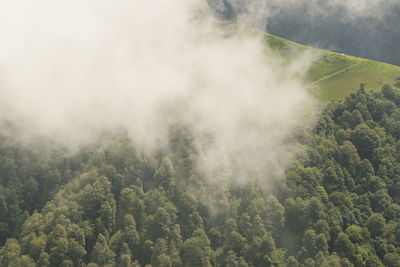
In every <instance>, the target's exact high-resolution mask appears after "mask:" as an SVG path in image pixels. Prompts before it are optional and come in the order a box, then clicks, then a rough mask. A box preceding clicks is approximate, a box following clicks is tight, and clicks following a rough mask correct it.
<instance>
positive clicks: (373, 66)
mask: <svg viewBox="0 0 400 267" xmlns="http://www.w3.org/2000/svg"><path fill="white" fill-rule="evenodd" d="M265 39H266V42H267V43H268V44H269V46H270V47H271V48H272V49H274V50H276V51H278V52H279V53H280V54H281V55H282V56H284V57H288V58H291V57H293V55H295V54H296V53H298V52H300V51H304V50H306V49H313V50H316V51H318V52H320V53H321V57H320V59H319V60H318V61H317V62H315V64H314V65H313V66H312V67H311V69H310V70H309V73H308V80H309V82H310V83H313V84H314V85H316V87H317V88H318V89H317V91H316V94H317V96H318V97H319V98H321V99H324V100H328V99H339V98H343V97H345V96H346V95H348V94H349V93H350V92H353V91H355V90H357V89H359V87H360V84H361V83H364V84H365V89H366V90H367V91H371V90H377V89H380V88H381V87H382V86H383V85H384V84H389V85H391V86H393V87H400V81H399V79H400V67H399V66H395V65H391V64H387V63H382V62H378V61H373V60H368V59H363V58H357V57H353V56H349V55H344V54H338V53H334V52H329V51H325V50H319V49H315V48H309V47H307V46H304V45H301V44H298V43H295V42H292V41H289V40H286V39H283V38H280V37H277V36H274V35H271V34H266V35H265Z"/></svg>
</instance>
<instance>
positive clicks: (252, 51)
mask: <svg viewBox="0 0 400 267" xmlns="http://www.w3.org/2000/svg"><path fill="white" fill-rule="evenodd" d="M246 12H250V13H251V12H252V10H247V11H246ZM254 23H259V19H258V17H257V18H256V20H255V21H251V20H250V19H248V18H245V17H243V19H242V20H240V21H239V22H237V23H236V24H228V23H223V22H221V21H219V20H217V19H215V17H214V16H213V15H212V11H211V10H210V7H209V5H208V4H207V2H206V1H200V0H189V1H188V0H173V1H166V0H152V1H128V0H121V1H109V0H96V1H94V0H89V1H83V2H82V1H78V0H70V1H52V0H38V1H34V2H32V1H28V0H3V1H1V2H0V34H1V36H2V44H1V46H0V99H1V107H2V110H1V114H2V115H1V116H2V119H8V120H10V119H11V120H15V121H21V127H23V132H24V135H25V137H26V136H28V137H29V136H36V135H45V136H50V137H52V138H56V139H57V141H58V142H61V143H63V144H64V145H65V144H67V145H72V146H74V145H77V144H82V143H85V142H88V141H90V140H91V139H92V138H93V136H94V135H95V134H96V133H98V132H100V131H104V130H105V131H106V130H109V129H114V128H119V127H122V128H124V129H126V130H127V131H128V133H129V135H130V136H131V137H132V139H133V140H134V141H135V142H136V143H137V144H138V145H139V146H141V147H142V148H143V149H145V150H146V151H152V150H154V149H155V146H157V145H159V144H163V143H165V140H166V139H167V131H168V127H169V126H170V125H172V124H174V123H180V124H184V125H186V126H188V128H189V129H190V130H191V131H192V134H193V135H194V138H195V143H196V146H197V149H198V150H199V153H200V160H199V162H200V167H201V168H203V169H206V170H208V171H209V170H213V169H218V168H221V167H233V166H232V164H234V165H235V167H236V168H232V169H235V170H237V173H236V174H237V175H236V176H237V177H238V178H237V179H239V180H244V181H247V180H246V179H250V178H246V177H251V175H249V173H251V172H257V168H258V167H257V166H265V165H268V164H272V163H275V162H278V163H282V165H283V166H284V165H285V163H287V162H288V157H287V156H288V154H287V152H288V151H293V150H292V149H293V147H290V146H288V145H287V144H286V142H285V139H286V138H287V137H288V136H289V135H290V134H291V133H292V131H293V128H294V127H295V126H296V121H298V119H299V116H301V115H302V114H304V112H305V111H306V110H308V109H309V110H312V107H313V105H314V101H313V98H312V97H311V96H310V95H309V93H308V89H307V87H306V86H305V85H304V84H303V83H302V81H301V77H302V75H304V73H305V72H306V71H307V68H308V66H309V64H310V63H311V62H312V60H313V56H311V55H308V54H304V55H302V56H299V57H298V58H297V59H296V60H294V61H293V62H292V63H290V64H288V63H287V62H284V61H282V59H281V58H279V57H278V56H277V55H275V54H274V53H273V52H272V51H271V50H270V49H269V48H268V47H266V45H265V43H264V42H263V40H262V38H261V34H259V33H254V32H251V31H248V30H243V29H242V28H241V25H242V26H243V25H245V26H248V25H254ZM310 107H311V108H310ZM22 122H23V123H22ZM297 126H298V125H297ZM308 126H309V125H308V124H307V125H303V126H302V127H304V128H306V127H308ZM231 175H233V174H232V173H231ZM255 176H256V177H257V179H259V178H260V177H267V176H268V174H267V173H265V169H263V172H257V175H255Z"/></svg>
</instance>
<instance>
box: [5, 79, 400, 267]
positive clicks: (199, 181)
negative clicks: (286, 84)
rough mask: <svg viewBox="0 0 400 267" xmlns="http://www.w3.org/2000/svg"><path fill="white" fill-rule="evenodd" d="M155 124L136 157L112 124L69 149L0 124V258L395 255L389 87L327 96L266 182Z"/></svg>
mask: <svg viewBox="0 0 400 267" xmlns="http://www.w3.org/2000/svg"><path fill="white" fill-rule="evenodd" d="M12 127H13V125H12V123H4V124H3V125H2V128H3V129H11V128H12ZM16 130H17V129H15V128H13V129H11V130H10V132H12V131H16ZM169 136H170V141H169V147H168V148H167V149H161V150H160V151H157V153H156V154H155V155H146V154H144V153H142V152H141V151H140V149H138V147H137V146H136V145H135V144H134V143H133V142H132V141H131V139H130V138H129V137H128V136H127V135H126V134H124V132H123V131H122V132H120V133H114V134H112V135H108V136H106V137H103V138H102V139H101V140H102V141H99V142H97V143H95V144H91V145H87V146H85V147H82V148H80V149H79V150H78V151H75V152H73V153H70V152H68V150H66V149H64V148H62V147H60V146H57V145H56V144H51V143H50V142H48V141H47V140H36V141H35V142H30V143H29V144H21V143H19V142H16V141H15V139H14V138H13V135H12V134H11V135H10V134H7V135H6V134H3V135H2V136H1V138H0V162H1V164H0V192H1V194H0V244H1V249H0V266H91V267H94V266H145V265H150V264H151V266H383V265H385V266H400V265H399V264H400V249H399V248H400V139H399V138H400V91H399V90H398V89H393V88H391V87H390V86H384V87H383V88H382V90H381V91H378V92H375V93H366V92H365V91H364V90H363V88H361V89H360V90H358V91H357V92H355V93H353V94H351V95H350V96H349V97H347V98H346V99H345V100H343V101H340V102H333V103H330V104H328V105H327V106H326V108H325V109H324V111H323V112H322V113H321V115H320V117H319V119H318V123H317V125H316V127H315V129H314V130H313V131H312V132H311V133H310V132H306V131H302V130H299V131H297V132H295V133H294V134H293V136H292V137H291V138H288V139H290V140H288V142H296V143H297V145H298V147H299V149H298V151H297V155H296V158H295V159H293V160H292V163H291V164H290V166H289V168H287V169H286V171H285V174H284V177H279V176H277V177H276V178H275V179H272V181H270V182H269V183H268V184H269V190H262V188H263V184H262V183H263V182H264V181H262V180H261V181H256V180H252V182H249V183H246V184H242V185H240V186H238V185H237V184H235V183H233V182H231V180H230V177H229V176H225V177H222V178H221V177H213V176H212V175H209V174H206V173H203V172H199V170H198V169H197V168H196V161H197V160H198V155H197V153H198V152H197V150H196V148H195V146H194V140H193V137H192V135H191V132H190V128H187V127H185V126H184V125H175V126H174V127H171V133H170V135H169ZM221 175H222V174H221ZM222 176H223V175H222ZM267 176H268V175H267V174H266V177H267ZM221 181H224V183H222V184H223V186H221ZM216 183H218V184H219V186H217V185H216ZM207 198H208V199H212V202H207V201H205V199H207ZM210 203H212V205H210Z"/></svg>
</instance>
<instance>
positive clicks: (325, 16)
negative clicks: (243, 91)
mask: <svg viewBox="0 0 400 267" xmlns="http://www.w3.org/2000/svg"><path fill="white" fill-rule="evenodd" d="M210 1H211V2H213V7H214V10H215V11H216V12H217V13H218V14H220V15H221V16H222V17H224V18H230V19H231V18H234V17H237V16H238V17H241V16H243V14H248V13H249V9H248V8H244V7H246V6H248V5H250V6H258V7H260V6H261V5H264V7H263V8H258V9H255V10H256V12H253V15H254V16H256V17H258V21H259V22H258V24H257V25H258V26H259V27H258V28H259V29H261V30H265V31H268V32H269V33H271V34H275V35H278V36H280V37H283V38H286V39H289V40H292V41H295V42H299V43H302V44H305V45H310V46H314V47H318V48H323V49H329V50H332V51H336V52H340V53H346V54H350V55H353V56H358V57H363V58H368V59H374V60H378V61H384V62H387V63H391V64H396V65H400V50H399V49H398V47H399V45H398V44H399V42H400V28H399V26H398V25H399V24H400V1H399V0H373V1H366V0H351V1H345V0H333V1H327V0H281V1H279V0H270V1H262V0H255V1H248V0H210Z"/></svg>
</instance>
